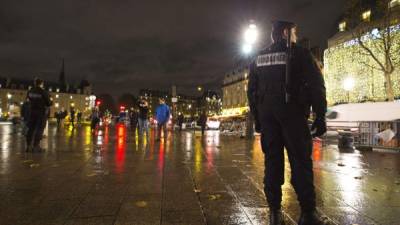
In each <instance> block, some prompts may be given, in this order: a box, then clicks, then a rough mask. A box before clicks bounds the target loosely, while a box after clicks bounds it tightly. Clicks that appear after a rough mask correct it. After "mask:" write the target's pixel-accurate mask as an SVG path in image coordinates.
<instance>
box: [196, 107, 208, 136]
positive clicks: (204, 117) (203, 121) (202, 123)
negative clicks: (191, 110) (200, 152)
mask: <svg viewBox="0 0 400 225" xmlns="http://www.w3.org/2000/svg"><path fill="white" fill-rule="evenodd" d="M198 123H199V126H200V127H201V135H204V132H205V130H206V125H207V115H206V113H205V112H203V113H202V114H201V115H200V118H199V120H198Z"/></svg>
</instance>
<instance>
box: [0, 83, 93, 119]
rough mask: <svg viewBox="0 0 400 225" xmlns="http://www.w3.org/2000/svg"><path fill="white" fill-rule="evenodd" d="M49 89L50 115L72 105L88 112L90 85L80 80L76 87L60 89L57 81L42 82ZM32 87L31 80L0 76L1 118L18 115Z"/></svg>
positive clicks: (85, 112)
mask: <svg viewBox="0 0 400 225" xmlns="http://www.w3.org/2000/svg"><path fill="white" fill-rule="evenodd" d="M44 83H45V89H46V90H47V91H49V94H50V97H51V98H52V101H53V105H52V106H51V107H50V117H54V113H55V112H57V111H60V110H66V111H69V110H70V109H71V108H72V107H73V108H74V109H75V110H77V111H80V112H82V113H83V115H84V116H88V115H89V114H90V104H91V102H90V101H91V100H90V96H91V93H92V88H91V85H90V84H89V83H88V82H82V84H84V85H83V86H80V87H78V88H72V87H67V88H64V89H62V88H61V86H60V85H59V84H58V83H53V82H46V81H45V82H44ZM32 87H33V81H29V80H18V79H10V78H0V115H1V117H2V118H9V117H20V116H21V115H20V111H21V106H22V104H23V102H24V101H25V100H26V96H27V92H28V90H29V89H30V88H32Z"/></svg>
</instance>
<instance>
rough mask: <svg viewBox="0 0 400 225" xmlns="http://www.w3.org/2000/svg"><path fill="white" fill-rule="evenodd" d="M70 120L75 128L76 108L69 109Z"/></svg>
mask: <svg viewBox="0 0 400 225" xmlns="http://www.w3.org/2000/svg"><path fill="white" fill-rule="evenodd" d="M69 116H70V117H69V121H70V122H71V125H72V128H75V123H74V122H75V108H74V107H71V109H70V111H69Z"/></svg>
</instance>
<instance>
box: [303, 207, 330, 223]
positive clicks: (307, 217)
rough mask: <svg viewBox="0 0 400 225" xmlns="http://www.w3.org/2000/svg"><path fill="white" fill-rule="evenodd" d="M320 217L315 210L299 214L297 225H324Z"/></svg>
mask: <svg viewBox="0 0 400 225" xmlns="http://www.w3.org/2000/svg"><path fill="white" fill-rule="evenodd" d="M324 224H325V223H324V221H323V220H321V218H320V215H318V213H317V212H316V211H315V210H310V211H304V212H301V216H300V219H299V225H324Z"/></svg>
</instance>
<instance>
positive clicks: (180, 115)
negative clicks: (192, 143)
mask: <svg viewBox="0 0 400 225" xmlns="http://www.w3.org/2000/svg"><path fill="white" fill-rule="evenodd" d="M177 120H178V126H179V131H182V126H183V121H184V120H185V117H184V116H183V113H179V115H178V119H177Z"/></svg>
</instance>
